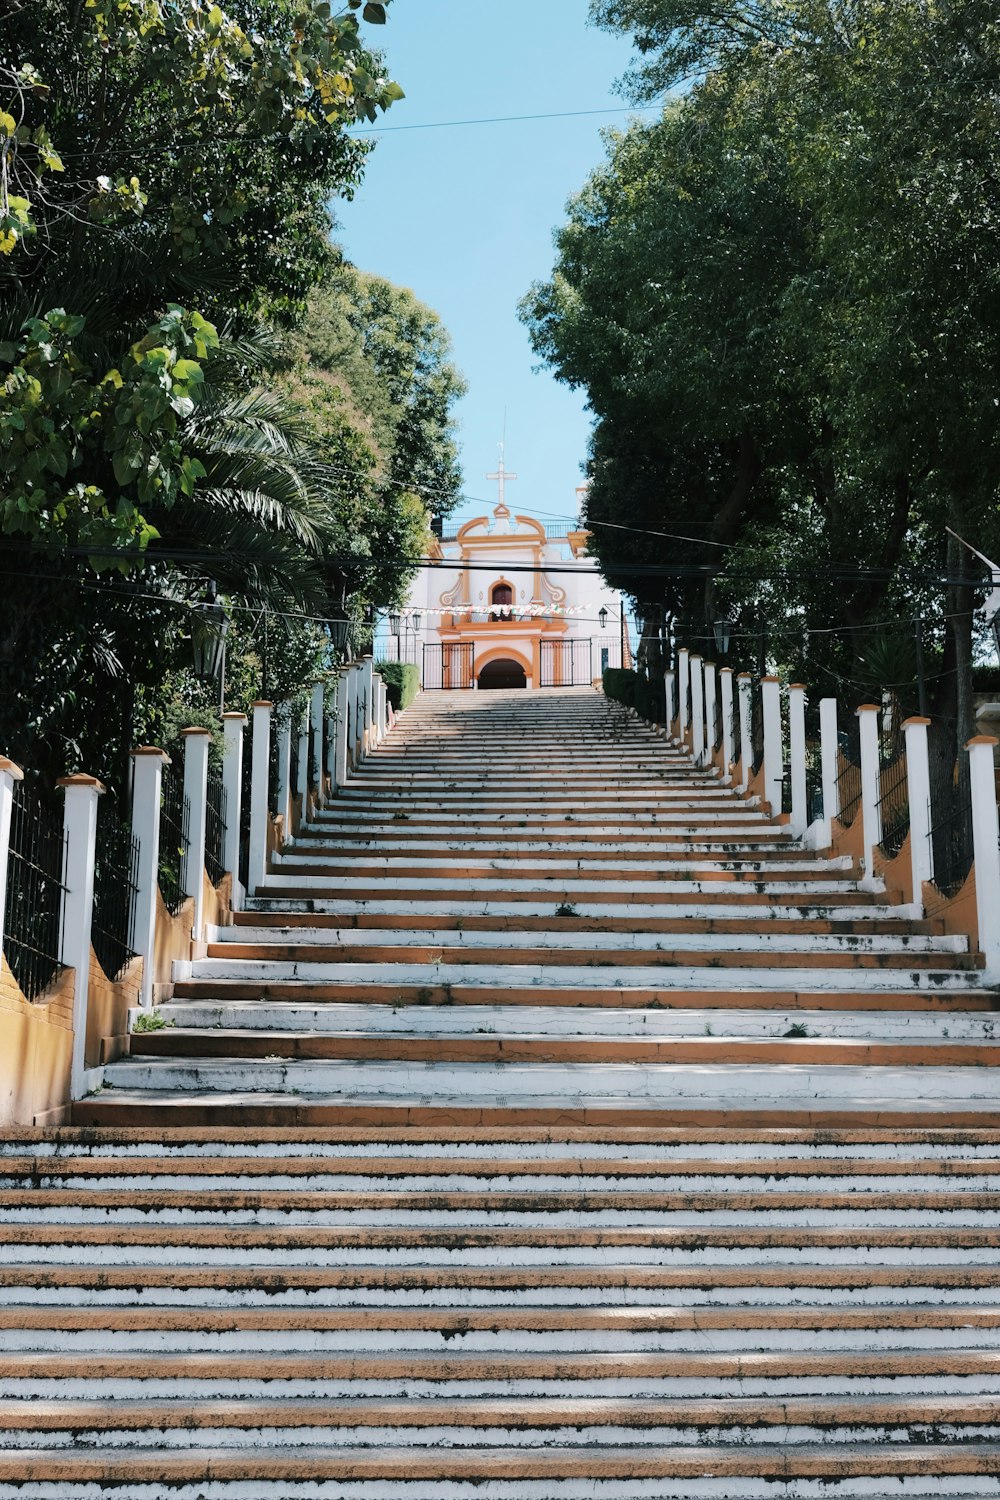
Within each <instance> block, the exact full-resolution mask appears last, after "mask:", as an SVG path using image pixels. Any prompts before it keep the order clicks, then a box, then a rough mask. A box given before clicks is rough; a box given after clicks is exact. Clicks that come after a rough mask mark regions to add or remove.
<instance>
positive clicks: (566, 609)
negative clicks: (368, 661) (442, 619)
mask: <svg viewBox="0 0 1000 1500" xmlns="http://www.w3.org/2000/svg"><path fill="white" fill-rule="evenodd" d="M588 608H589V606H588V605H586V604H448V605H446V606H444V607H443V608H438V607H437V606H435V607H433V608H431V607H423V606H417V607H415V608H412V609H400V610H398V611H397V610H393V614H397V613H398V614H399V615H400V616H401V617H402V618H403V619H409V618H410V617H411V616H412V615H482V616H483V617H484V618H486V617H487V616H492V617H493V618H494V619H502V620H515V619H523V618H524V617H525V616H528V617H529V618H531V619H539V618H543V619H551V618H553V617H559V616H565V615H585V614H586V613H587V611H588Z"/></svg>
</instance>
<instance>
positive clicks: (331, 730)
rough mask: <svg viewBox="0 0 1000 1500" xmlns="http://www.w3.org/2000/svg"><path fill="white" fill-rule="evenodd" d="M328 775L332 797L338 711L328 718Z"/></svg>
mask: <svg viewBox="0 0 1000 1500" xmlns="http://www.w3.org/2000/svg"><path fill="white" fill-rule="evenodd" d="M338 685H339V684H338V679H337V678H334V679H333V688H332V692H333V696H334V699H336V696H337V688H338ZM326 774H327V775H328V776H329V778H330V796H331V797H332V796H333V794H334V792H335V791H336V790H337V710H336V707H334V710H333V712H332V713H329V714H327V716H326Z"/></svg>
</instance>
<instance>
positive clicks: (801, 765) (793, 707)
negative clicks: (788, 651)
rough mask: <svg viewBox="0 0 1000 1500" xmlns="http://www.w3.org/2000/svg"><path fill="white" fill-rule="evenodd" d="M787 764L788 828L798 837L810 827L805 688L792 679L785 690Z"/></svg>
mask: <svg viewBox="0 0 1000 1500" xmlns="http://www.w3.org/2000/svg"><path fill="white" fill-rule="evenodd" d="M788 767H789V772H790V774H791V778H792V821H791V824H790V831H791V834H792V837H793V838H796V839H800V838H802V837H803V836H804V834H805V831H806V828H807V827H808V826H809V809H808V806H807V800H806V795H807V794H806V689H805V685H804V684H803V683H801V682H793V683H792V685H791V687H790V688H789V689H788Z"/></svg>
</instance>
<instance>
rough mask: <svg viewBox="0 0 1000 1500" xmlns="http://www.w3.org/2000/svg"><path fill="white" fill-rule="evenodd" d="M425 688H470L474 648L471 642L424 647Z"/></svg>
mask: <svg viewBox="0 0 1000 1500" xmlns="http://www.w3.org/2000/svg"><path fill="white" fill-rule="evenodd" d="M423 676H424V682H423V685H424V687H425V688H427V689H430V690H434V689H443V690H447V689H449V688H471V687H472V686H473V684H474V683H475V680H476V678H475V647H474V645H473V643H472V641H448V642H443V643H442V644H440V645H426V646H425V647H424V673H423Z"/></svg>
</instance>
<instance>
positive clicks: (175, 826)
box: [158, 766, 191, 916]
mask: <svg viewBox="0 0 1000 1500" xmlns="http://www.w3.org/2000/svg"><path fill="white" fill-rule="evenodd" d="M190 827H191V807H190V804H189V802H188V799H187V798H186V797H185V795H184V782H183V780H182V778H181V776H180V774H179V772H177V771H175V770H174V769H173V767H172V766H164V768H163V781H162V785H161V792H160V867H159V872H158V873H159V880H160V891H161V893H162V895H163V900H164V902H165V903H166V907H167V910H168V911H169V912H170V913H171V914H172V915H174V916H176V914H177V913H178V912H179V911H180V909H181V907H182V906H183V905H184V900H185V897H186V894H187V892H186V891H185V874H186V870H185V866H186V865H187V861H188V855H189V853H190V849H191V836H190Z"/></svg>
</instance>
